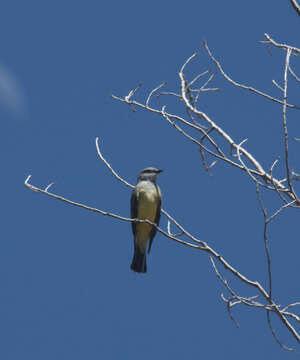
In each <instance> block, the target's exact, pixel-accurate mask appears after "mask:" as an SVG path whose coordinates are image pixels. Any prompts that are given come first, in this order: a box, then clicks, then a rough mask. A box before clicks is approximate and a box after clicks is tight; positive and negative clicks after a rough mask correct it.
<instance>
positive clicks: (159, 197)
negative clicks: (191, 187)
mask: <svg viewBox="0 0 300 360" xmlns="http://www.w3.org/2000/svg"><path fill="white" fill-rule="evenodd" d="M155 187H156V191H157V196H158V203H157V209H156V216H155V220H154V223H155V224H156V225H157V226H158V225H159V221H160V209H161V192H160V188H159V187H158V186H157V185H155ZM156 231H157V230H156V228H155V227H152V230H151V233H150V241H149V248H148V254H149V252H150V249H151V245H152V241H153V238H154V236H155V234H156Z"/></svg>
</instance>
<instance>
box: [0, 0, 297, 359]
mask: <svg viewBox="0 0 300 360" xmlns="http://www.w3.org/2000/svg"><path fill="white" fill-rule="evenodd" d="M299 31H300V17H299V16H297V14H296V13H295V11H294V10H293V9H292V7H291V5H290V2H289V1H288V0H285V1H273V2H270V1H259V0H254V1H243V2H237V1H233V0H229V1H226V2H225V1H191V0H187V1H185V2H174V1H169V0H166V1H155V0H154V1H152V2H143V1H127V2H121V1H119V2H100V1H91V0H87V1H66V0H60V1H57V0H52V1H51V2H46V1H33V0H27V1H21V0H19V1H16V0H10V1H4V2H3V3H2V6H1V13H0V38H1V42H0V44H1V46H0V48H1V51H0V116H1V122H0V124H1V131H0V137H1V141H0V153H1V169H2V171H1V199H2V203H1V208H2V216H1V234H2V235H1V241H0V357H1V359H3V360H19V359H30V360H41V359H42V360H53V359H57V360H63V359H72V360H77V359H89V360H94V359H107V360H110V359H122V360H124V359H131V360H135V359H143V360H148V359H151V360H152V359H173V360H177V359H229V358H230V359H240V358H243V359H244V360H247V359H254V358H257V359H262V358H264V359H266V358H269V359H273V360H276V359H282V358H286V359H287V358H292V357H293V356H294V355H291V354H289V353H284V352H283V351H282V350H281V349H280V348H279V346H278V345H277V344H276V343H275V341H274V339H273V338H272V335H271V334H270V331H269V330H268V327H267V323H266V316H265V313H264V312H263V311H259V310H255V309H249V308H243V307H237V308H236V309H235V310H234V315H235V317H236V319H237V320H238V322H239V324H240V328H239V329H236V328H235V327H234V324H233V323H232V321H231V320H230V319H229V317H228V314H227V312H226V307H225V305H224V303H223V302H222V300H221V298H220V294H221V293H222V292H224V293H225V289H224V287H223V286H222V284H221V283H220V282H219V281H218V279H217V278H216V276H215V273H214V271H213V270H212V268H211V265H210V262H209V258H208V257H207V256H206V254H203V253H201V252H197V251H196V250H193V249H190V248H186V247H183V246H180V245H178V244H176V243H174V242H172V241H171V240H169V239H166V238H164V237H163V236H161V235H157V237H156V238H155V241H154V243H153V246H152V251H151V254H150V257H149V258H148V273H147V275H145V276H143V275H138V274H135V273H133V272H132V271H131V270H130V268H129V266H130V262H131V258H132V253H133V246H132V243H133V241H132V234H131V228H130V224H129V223H125V222H119V221H117V220H114V219H112V218H108V217H103V216H101V215H98V214H95V213H91V212H88V211H85V210H83V209H79V208H76V207H72V206H68V205H66V204H64V203H62V202H59V201H56V200H53V199H50V198H47V197H46V196H43V195H41V194H36V193H33V192H31V191H29V190H27V189H25V187H24V185H23V182H24V180H25V178H26V177H27V175H28V174H32V183H33V184H35V185H37V186H41V187H44V186H46V185H47V184H48V183H49V182H52V181H56V184H55V186H54V187H53V191H55V192H56V193H57V194H60V195H63V196H65V197H67V198H70V199H72V200H74V201H79V202H83V203H85V204H87V205H90V206H94V207H98V208H100V209H103V210H108V211H112V212H116V213H118V214H120V215H124V216H128V215H129V198H130V190H129V189H128V188H126V187H125V186H124V185H123V184H121V183H119V182H118V181H117V180H116V179H115V178H113V177H112V175H111V174H110V173H109V171H108V170H107V168H106V167H105V165H104V164H103V163H102V162H101V161H100V160H99V159H97V156H96V149H95V145H94V141H95V138H96V137H97V136H99V137H100V139H101V143H102V149H103V152H104V155H105V157H106V158H107V159H108V160H109V161H110V162H111V164H112V165H113V166H114V168H115V169H116V170H117V171H118V172H119V173H120V174H121V175H122V176H123V177H124V178H126V179H127V180H128V181H129V182H131V183H135V181H136V175H137V173H138V172H139V171H140V170H141V169H142V168H144V167H146V166H150V165H151V166H155V167H158V168H163V169H164V170H165V172H164V173H163V174H161V175H160V177H159V185H160V187H161V189H162V192H163V207H164V208H165V209H166V210H167V211H169V212H170V213H171V214H172V215H173V216H174V217H175V218H176V219H177V220H178V221H180V222H181V223H182V224H183V225H184V226H185V227H186V228H187V229H189V230H190V231H191V232H192V233H193V234H195V235H196V236H198V237H199V238H200V239H202V240H204V241H206V242H208V243H209V244H210V245H211V246H213V247H214V248H215V249H216V250H217V251H219V252H220V253H222V254H223V256H224V257H225V258H226V259H227V260H228V261H230V262H231V263H232V265H234V266H235V267H237V268H238V269H239V270H240V271H241V272H243V273H244V274H246V275H247V276H248V277H249V278H250V279H252V280H258V281H260V282H261V283H262V284H263V285H266V260H265V254H264V244H263V237H262V235H263V219H262V216H261V213H260V210H259V207H258V204H257V201H256V195H255V187H254V185H253V184H252V183H251V182H250V180H249V179H248V178H247V176H246V175H245V174H242V173H241V172H239V171H238V170H235V169H232V168H230V167H228V166H227V165H225V164H222V163H220V164H218V165H217V166H216V167H215V168H214V171H213V176H209V175H207V173H206V172H205V171H204V169H203V167H202V165H201V159H200V156H199V152H198V149H197V148H196V147H195V146H194V145H192V144H191V143H190V142H188V141H187V140H186V139H185V138H183V137H182V136H181V135H180V134H178V133H177V132H176V131H175V130H174V129H173V128H171V127H170V125H168V124H167V123H166V121H164V120H163V119H161V118H159V117H157V116H155V115H151V114H148V113H145V112H143V111H137V112H132V111H131V110H130V108H128V107H127V106H125V105H123V104H121V103H118V102H117V101H115V100H113V99H112V98H111V97H110V94H112V93H113V94H115V95H120V96H125V95H126V94H128V92H129V90H131V89H132V88H134V87H135V86H136V85H137V84H138V83H139V82H142V83H143V87H142V89H141V91H140V93H139V95H138V99H139V100H143V99H144V98H145V96H146V95H147V92H148V91H149V90H150V89H152V88H153V87H155V86H157V85H158V84H159V83H161V82H162V81H168V82H169V85H168V87H167V89H169V90H174V91H176V90H177V89H178V85H179V83H178V77H177V73H178V71H179V68H180V66H181V65H182V63H183V62H184V61H185V59H186V58H187V57H189V56H190V55H191V54H192V53H193V52H194V51H195V50H198V49H199V47H200V44H201V41H202V40H203V39H205V40H207V42H208V44H209V46H210V48H211V49H212V50H213V51H214V54H215V55H216V57H217V58H218V59H220V60H221V61H222V64H223V65H224V68H225V70H226V71H227V72H228V73H229V74H230V75H231V76H232V77H233V78H234V79H235V80H237V81H241V82H244V83H246V84H249V85H252V86H255V87H257V88H259V89H261V90H263V91H267V92H269V93H271V94H273V95H276V96H280V92H279V90H278V89H276V88H275V87H274V86H273V85H272V84H271V80H272V79H275V80H277V81H278V82H279V83H280V82H281V80H282V69H283V66H284V65H283V54H282V53H281V52H280V51H278V50H276V49H274V48H271V52H272V56H270V54H269V53H268V51H267V49H266V47H265V46H263V45H261V44H259V43H258V41H260V40H263V39H264V38H263V34H264V33H265V32H267V33H269V34H270V35H271V36H272V37H273V38H274V39H275V40H277V41H279V42H287V43H289V44H291V45H295V46H298V47H299V46H300V38H299ZM297 61H298V64H297ZM293 64H294V65H293V67H294V69H295V70H297V69H298V74H299V72H300V67H299V60H298V59H293ZM208 67H210V68H211V69H214V67H213V65H212V64H210V63H209V62H208V60H207V57H206V56H205V53H204V52H202V53H201V54H200V57H199V58H198V59H197V60H195V61H194V62H193V65H192V66H191V68H190V69H189V70H188V73H189V75H190V76H192V74H197V73H199V72H202V71H204V70H206V69H207V68H208ZM213 85H214V86H218V87H221V88H222V90H221V91H220V92H219V93H214V94H212V93H210V94H204V95H203V99H201V101H200V103H201V106H202V107H201V108H202V109H203V110H204V111H206V112H207V114H208V115H210V116H211V117H212V118H213V119H214V120H215V121H217V122H218V123H219V124H220V125H221V126H223V127H224V129H226V131H228V132H229V133H230V134H231V135H232V136H233V137H234V139H235V140H236V141H237V142H239V141H242V140H243V139H244V138H249V140H248V144H247V149H249V150H250V151H251V152H253V154H254V155H255V156H257V158H258V159H259V160H260V161H261V162H262V164H263V165H264V166H266V167H269V166H270V165H271V164H272V163H273V161H274V159H275V158H276V157H277V156H278V155H280V154H282V146H283V142H282V134H281V130H282V126H281V111H282V109H281V107H280V106H279V105H276V104H271V103H268V102H267V101H265V100H264V99H262V98H258V97H255V96H254V95H251V94H248V93H245V92H242V91H241V90H238V89H236V88H233V87H231V86H230V85H228V84H226V83H225V82H224V81H223V80H222V78H221V77H220V76H218V77H216V79H215V80H214V83H213ZM292 89H293V90H294V91H293V94H291V101H292V102H297V101H298V105H299V104H300V103H299V96H298V94H299V87H298V88H297V87H294V88H293V87H291V90H292ZM168 101H169V100H168V99H167V98H166V97H165V98H162V99H161V102H160V103H158V102H157V103H156V104H157V106H162V105H163V104H165V103H167V102H168ZM169 103H170V105H169V107H168V108H169V109H170V110H171V109H172V110H173V111H174V112H175V111H179V112H181V113H183V110H182V109H180V107H179V106H178V104H177V103H175V102H174V101H170V102H169ZM154 104H155V102H154ZM297 120H299V114H298V113H297V112H295V111H294V112H289V121H290V131H291V132H292V133H291V136H297V137H300V136H299V134H300V129H299V123H298V124H297ZM291 152H293V153H294V155H293V156H292V161H293V168H295V170H297V167H298V171H299V158H297V156H296V155H297V153H299V144H294V145H292V146H291ZM297 161H298V163H297ZM279 169H280V166H279V168H278V173H277V175H278V176H280V172H279ZM273 198H274V195H268V196H266V198H265V199H266V200H268V201H269V202H268V203H266V204H268V205H270V207H271V210H272V209H276V208H277V206H278V205H279V202H278V201H273ZM297 216H298V217H297ZM298 219H299V214H298V213H297V212H296V210H289V211H287V212H286V213H284V214H282V216H281V217H280V218H278V219H276V221H274V224H273V225H272V227H271V228H270V241H271V254H272V265H273V276H274V295H275V298H276V299H277V300H278V302H279V303H280V304H283V305H284V304H287V303H289V302H294V301H299V299H300V287H299V279H298V278H299V275H298V274H299V255H298V254H299V251H300V244H299V220H298ZM165 225H166V220H165V219H164V218H162V226H165ZM219 269H220V271H223V269H222V268H221V267H219ZM223 273H224V272H223ZM224 275H225V276H226V277H227V278H228V279H231V280H232V278H231V276H230V275H229V274H228V273H224ZM231 284H232V286H234V287H235V289H237V290H238V291H239V292H240V294H241V295H245V296H250V295H254V294H255V293H254V292H253V291H252V290H250V289H248V288H245V287H241V286H240V285H239V284H238V283H237V282H236V281H234V280H232V283H231ZM274 327H275V328H276V330H277V331H278V334H279V335H280V338H281V340H282V341H283V342H284V343H286V344H287V345H294V343H293V341H292V340H291V337H290V336H289V334H287V332H286V331H284V330H282V328H281V325H280V324H279V323H278V321H276V320H275V321H274ZM298 349H299V347H298Z"/></svg>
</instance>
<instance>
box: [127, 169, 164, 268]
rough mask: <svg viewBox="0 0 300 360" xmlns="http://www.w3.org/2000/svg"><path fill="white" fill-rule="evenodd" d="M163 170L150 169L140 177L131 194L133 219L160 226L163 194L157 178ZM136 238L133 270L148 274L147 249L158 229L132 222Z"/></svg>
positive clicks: (142, 172)
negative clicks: (157, 183) (147, 221)
mask: <svg viewBox="0 0 300 360" xmlns="http://www.w3.org/2000/svg"><path fill="white" fill-rule="evenodd" d="M161 172H162V170H158V169H155V168H153V167H148V168H146V169H144V170H142V171H141V172H140V173H139V175H138V181H137V184H136V186H135V188H134V189H133V190H132V193H131V218H132V219H140V220H145V219H147V220H149V221H151V222H153V223H155V224H156V225H159V220H160V209H161V192H160V188H159V187H158V186H157V185H156V178H157V175H158V174H159V173H161ZM131 225H132V232H133V236H134V255H133V259H132V264H131V269H132V270H133V271H135V272H138V273H145V272H147V265H146V248H147V241H148V240H149V247H148V253H149V252H150V249H151V245H152V241H153V238H154V236H155V234H156V228H154V227H153V226H152V225H150V224H147V223H136V222H132V223H131Z"/></svg>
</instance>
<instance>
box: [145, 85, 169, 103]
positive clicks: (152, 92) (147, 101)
mask: <svg viewBox="0 0 300 360" xmlns="http://www.w3.org/2000/svg"><path fill="white" fill-rule="evenodd" d="M166 84H167V82H166V81H164V82H163V83H161V84H160V85H158V86H157V87H156V88H155V89H153V90H152V91H151V92H150V94H149V96H148V98H147V100H146V106H149V102H150V99H151V96H152V95H153V94H154V93H155V92H156V91H157V90H159V89H161V88H162V87H163V86H165V85H166Z"/></svg>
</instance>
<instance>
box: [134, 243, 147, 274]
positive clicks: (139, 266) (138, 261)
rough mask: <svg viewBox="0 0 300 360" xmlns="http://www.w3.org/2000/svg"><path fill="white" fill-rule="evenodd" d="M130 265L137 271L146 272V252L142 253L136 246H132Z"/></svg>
mask: <svg viewBox="0 0 300 360" xmlns="http://www.w3.org/2000/svg"><path fill="white" fill-rule="evenodd" d="M130 267H131V269H132V270H133V271H135V272H137V273H145V272H147V264H146V252H144V253H142V252H141V250H140V249H139V247H138V246H135V247H134V255H133V259H132V263H131V266H130Z"/></svg>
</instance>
